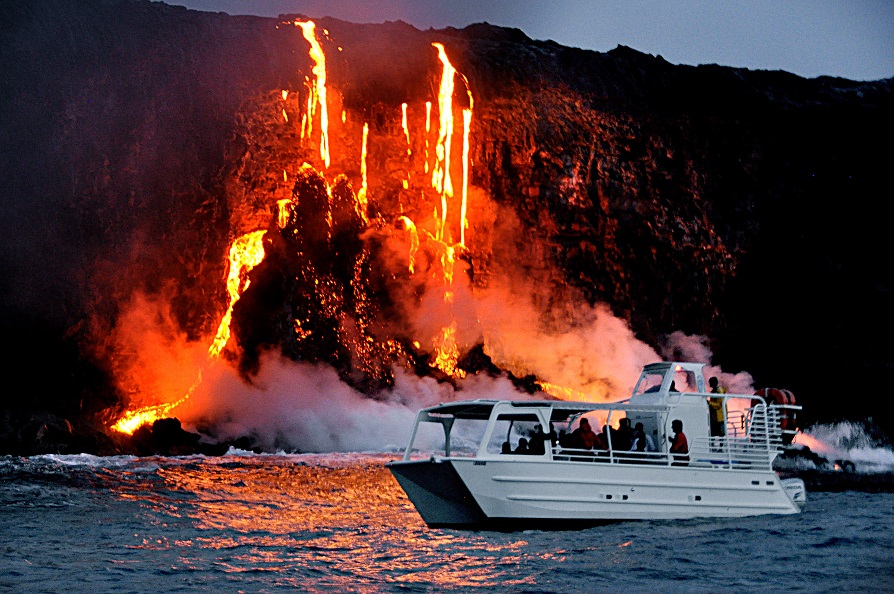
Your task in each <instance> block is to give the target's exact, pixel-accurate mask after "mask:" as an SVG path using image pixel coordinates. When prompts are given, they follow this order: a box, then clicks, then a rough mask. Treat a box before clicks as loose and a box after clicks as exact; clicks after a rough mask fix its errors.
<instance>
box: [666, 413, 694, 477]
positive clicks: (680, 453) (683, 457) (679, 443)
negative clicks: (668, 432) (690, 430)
mask: <svg viewBox="0 0 894 594" xmlns="http://www.w3.org/2000/svg"><path fill="white" fill-rule="evenodd" d="M671 429H673V431H674V435H673V436H672V437H669V438H668V439H670V442H671V447H670V451H671V454H673V455H674V461H673V463H672V466H687V465H688V464H689V441H688V440H687V439H686V434H685V433H683V421H681V420H680V419H674V420H673V421H672V422H671Z"/></svg>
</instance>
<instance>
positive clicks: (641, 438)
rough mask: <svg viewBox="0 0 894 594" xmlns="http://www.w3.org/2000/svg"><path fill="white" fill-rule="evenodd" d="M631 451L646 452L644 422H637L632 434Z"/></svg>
mask: <svg viewBox="0 0 894 594" xmlns="http://www.w3.org/2000/svg"><path fill="white" fill-rule="evenodd" d="M630 437H631V440H630V451H632V452H645V451H646V432H645V430H644V429H643V424H642V423H637V424H636V426H635V427H634V428H633V432H632V433H631V434H630Z"/></svg>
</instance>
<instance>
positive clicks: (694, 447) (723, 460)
mask: <svg viewBox="0 0 894 594" xmlns="http://www.w3.org/2000/svg"><path fill="white" fill-rule="evenodd" d="M552 454H553V460H557V461H568V462H592V463H597V464H599V463H601V464H652V465H663V466H690V467H696V468H697V467H702V468H727V469H737V470H739V469H757V468H768V467H769V466H770V464H771V462H772V457H771V456H770V455H769V452H768V450H767V447H766V444H764V443H761V442H760V441H754V440H751V439H747V438H736V437H732V438H730V437H699V438H695V439H693V441H692V443H691V444H690V448H689V452H688V453H686V454H672V453H670V452H639V451H626V450H584V449H573V448H563V447H561V446H555V447H554V448H553V451H552Z"/></svg>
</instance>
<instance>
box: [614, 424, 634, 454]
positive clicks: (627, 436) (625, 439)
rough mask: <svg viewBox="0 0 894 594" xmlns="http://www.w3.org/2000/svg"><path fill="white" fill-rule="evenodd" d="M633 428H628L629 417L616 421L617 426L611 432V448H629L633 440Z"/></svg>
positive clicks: (619, 449)
mask: <svg viewBox="0 0 894 594" xmlns="http://www.w3.org/2000/svg"><path fill="white" fill-rule="evenodd" d="M632 434H633V430H632V429H631V428H630V419H628V418H626V417H625V418H623V419H621V420H620V421H619V422H618V428H617V429H616V430H615V431H613V432H612V449H613V450H615V451H621V450H630V449H631V448H630V445H631V442H632V441H633V435H632Z"/></svg>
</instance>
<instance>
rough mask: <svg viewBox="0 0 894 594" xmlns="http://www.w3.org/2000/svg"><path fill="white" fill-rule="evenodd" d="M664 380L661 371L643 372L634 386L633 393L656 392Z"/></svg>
mask: <svg viewBox="0 0 894 594" xmlns="http://www.w3.org/2000/svg"><path fill="white" fill-rule="evenodd" d="M663 381H664V374H663V373H644V374H643V375H642V377H641V378H640V379H639V383H638V384H637V386H636V391H635V392H634V393H635V394H646V393H651V392H657V391H658V390H660V389H661V382H663Z"/></svg>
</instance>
